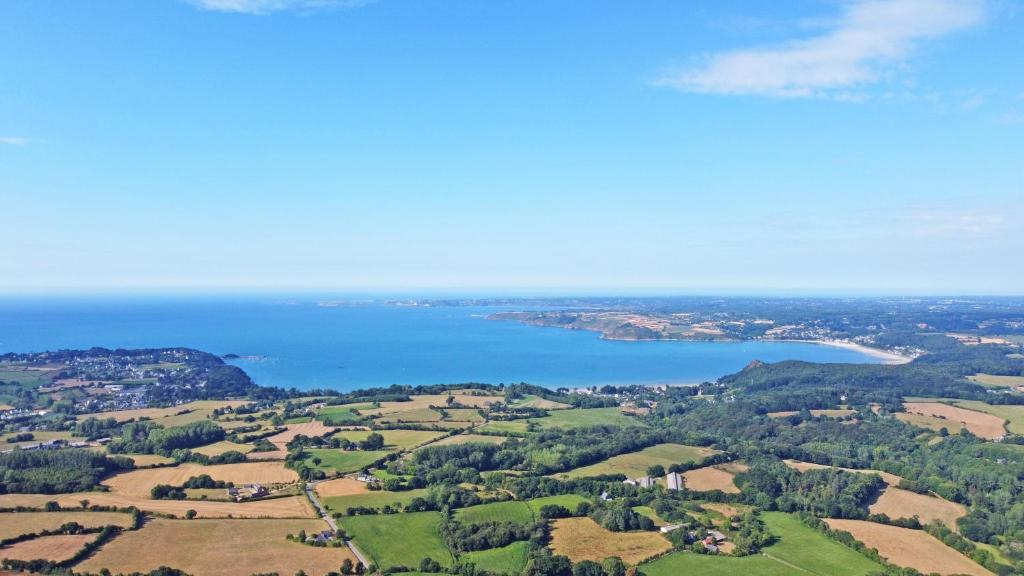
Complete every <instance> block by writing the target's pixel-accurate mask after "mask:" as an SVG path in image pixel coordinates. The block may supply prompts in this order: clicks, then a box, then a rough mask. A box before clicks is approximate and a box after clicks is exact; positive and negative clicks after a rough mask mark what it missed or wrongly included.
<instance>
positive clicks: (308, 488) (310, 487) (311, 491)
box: [306, 482, 370, 568]
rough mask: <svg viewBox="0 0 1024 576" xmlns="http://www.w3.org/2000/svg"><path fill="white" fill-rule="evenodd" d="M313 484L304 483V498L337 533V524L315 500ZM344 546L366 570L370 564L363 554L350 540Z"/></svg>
mask: <svg viewBox="0 0 1024 576" xmlns="http://www.w3.org/2000/svg"><path fill="white" fill-rule="evenodd" d="M315 484H316V482H306V496H307V497H308V498H309V501H310V502H312V503H313V506H314V507H315V508H316V511H317V512H319V513H320V517H321V518H323V519H324V521H325V522H327V525H328V526H330V527H331V530H333V531H334V532H335V533H337V532H338V523H337V522H335V521H334V518H333V517H332V516H331V515H330V513H329V512H327V508H324V505H323V504H321V503H320V499H319V498H317V496H316V490H315ZM345 545H346V546H348V549H349V550H351V551H352V554H353V555H354V556H355V557H356V558H357V559H358V560H359V562H360V563H361V564H362V565H363V567H364V568H368V567H369V566H370V563H369V562H368V561H367V560H366V557H365V556H363V553H362V552H360V551H359V549H358V548H356V545H355V544H353V543H352V541H351V540H349V539H348V538H346V539H345Z"/></svg>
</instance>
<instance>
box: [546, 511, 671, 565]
mask: <svg viewBox="0 0 1024 576" xmlns="http://www.w3.org/2000/svg"><path fill="white" fill-rule="evenodd" d="M671 548H672V544H671V543H669V541H668V540H667V539H666V538H665V537H664V536H662V535H661V534H660V533H658V532H612V531H610V530H605V529H604V528H602V527H601V526H600V525H599V524H597V523H596V522H594V521H593V520H591V519H590V518H564V519H562V520H555V524H554V529H553V530H552V532H551V549H552V550H554V552H555V554H562V555H565V556H568V557H569V558H570V559H571V560H572V561H573V562H579V561H580V560H593V561H595V562H600V561H601V560H604V559H605V558H608V557H609V556H618V557H619V558H622V560H623V561H625V562H626V563H627V564H639V563H640V562H643V561H644V560H646V559H648V558H650V557H651V556H655V555H657V554H660V553H662V552H665V551H667V550H670V549H671Z"/></svg>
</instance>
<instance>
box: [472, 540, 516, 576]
mask: <svg viewBox="0 0 1024 576" xmlns="http://www.w3.org/2000/svg"><path fill="white" fill-rule="evenodd" d="M528 548H529V544H527V543H526V542H513V543H512V544H509V545H508V546H504V547H502V548H494V549H492V550H480V551H479V552H469V553H468V554H464V555H463V556H462V559H463V560H466V561H468V562H472V563H473V565H475V566H476V567H477V569H478V570H486V571H488V572H493V573H495V574H509V575H513V574H522V572H523V569H524V568H526V559H527V552H528Z"/></svg>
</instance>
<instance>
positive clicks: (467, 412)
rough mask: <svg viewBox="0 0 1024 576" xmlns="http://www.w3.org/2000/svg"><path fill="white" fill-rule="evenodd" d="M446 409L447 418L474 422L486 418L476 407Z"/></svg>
mask: <svg viewBox="0 0 1024 576" xmlns="http://www.w3.org/2000/svg"><path fill="white" fill-rule="evenodd" d="M444 411H445V412H447V413H448V416H447V417H446V418H445V419H446V420H455V421H459V422H474V423H475V422H483V421H484V420H485V418H484V417H483V416H481V415H480V411H479V410H477V409H476V408H445V409H444Z"/></svg>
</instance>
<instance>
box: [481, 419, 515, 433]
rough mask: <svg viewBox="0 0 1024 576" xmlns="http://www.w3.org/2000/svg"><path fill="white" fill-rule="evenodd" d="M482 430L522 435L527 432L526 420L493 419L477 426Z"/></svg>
mask: <svg viewBox="0 0 1024 576" xmlns="http://www.w3.org/2000/svg"><path fill="white" fill-rule="evenodd" d="M477 430H478V431H480V432H490V433H492V434H508V435H512V436H522V435H524V434H526V420H491V421H490V422H488V423H487V424H484V425H483V426H481V427H479V428H477Z"/></svg>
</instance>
